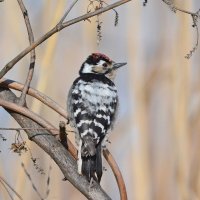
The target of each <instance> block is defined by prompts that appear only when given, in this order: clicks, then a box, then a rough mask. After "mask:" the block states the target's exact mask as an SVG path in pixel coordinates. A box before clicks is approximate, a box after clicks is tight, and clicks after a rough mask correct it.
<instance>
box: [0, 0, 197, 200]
mask: <svg viewBox="0 0 200 200" xmlns="http://www.w3.org/2000/svg"><path fill="white" fill-rule="evenodd" d="M106 2H107V3H108V4H111V3H113V2H114V1H112V0H107V1H106ZM24 3H25V5H26V7H27V10H28V13H29V17H30V21H31V24H32V28H33V32H34V36H35V39H38V38H39V37H41V36H42V35H43V34H44V33H46V32H47V31H49V30H50V29H51V28H52V27H53V26H55V24H56V23H57V22H58V21H59V19H60V18H61V16H62V15H63V13H64V12H65V10H66V9H67V8H68V7H69V5H70V4H71V3H72V0H57V1H49V0H43V1H31V0H24ZM174 3H175V5H176V6H177V7H179V8H182V9H185V10H190V11H193V12H196V11H197V10H198V9H199V8H200V1H199V0H192V1H188V0H176V1H174ZM88 4H89V1H88V0H84V1H79V2H78V3H77V4H76V6H75V7H74V8H73V10H72V12H71V13H70V14H69V16H68V18H67V19H72V18H74V17H77V16H79V15H82V14H85V13H86V11H87V6H88ZM116 10H117V12H118V14H119V23H118V25H117V26H116V27H115V26H114V21H115V13H114V12H113V11H109V12H106V13H104V14H103V15H101V16H99V19H100V21H102V22H103V23H102V29H101V34H102V40H101V41H100V43H99V45H98V44H97V43H98V42H97V41H98V37H97V23H96V20H97V18H96V17H94V18H92V19H91V21H90V22H89V21H83V22H80V23H77V24H75V25H72V26H70V27H68V28H66V29H64V30H62V31H61V32H59V33H57V34H55V35H54V36H52V37H51V38H50V39H48V40H47V41H45V42H44V43H42V44H41V45H40V46H39V47H37V48H36V56H37V57H36V66H35V74H34V78H33V81H32V84H31V86H32V87H33V88H36V89H37V90H39V91H41V92H43V93H45V94H46V95H48V96H49V97H51V98H52V99H54V100H55V101H56V102H58V103H59V104H60V105H61V106H62V107H63V108H65V107H66V98H67V93H68V90H69V88H70V86H71V84H72V82H73V80H74V79H75V78H76V77H77V76H78V71H79V68H80V66H81V64H82V62H83V61H84V60H85V59H86V57H87V56H88V55H89V54H91V53H92V52H102V53H104V54H106V55H108V56H109V57H110V58H111V59H113V60H114V61H116V62H128V65H127V66H125V67H124V68H121V69H120V70H119V71H118V75H117V78H116V81H115V82H116V85H117V88H118V92H119V101H120V108H119V114H118V118H117V121H116V124H115V128H114V130H113V132H112V134H111V136H110V140H111V144H109V145H108V149H109V150H110V151H111V152H112V154H113V156H114V158H115V159H116V161H117V163H118V165H119V167H120V169H121V172H122V174H123V177H124V180H125V183H126V187H127V193H128V199H131V200H198V199H200V156H199V148H200V77H199V74H200V66H199V63H200V46H199V47H198V49H197V51H196V52H195V53H193V56H192V57H191V58H190V59H189V60H188V59H186V58H184V57H185V55H186V54H187V53H189V52H190V50H191V49H192V48H193V46H194V45H195V42H196V32H195V29H194V28H193V27H192V18H191V16H190V15H187V14H184V13H180V12H177V13H176V14H175V13H173V12H172V11H171V10H170V9H169V7H168V6H167V5H166V4H164V3H163V2H162V1H161V0H155V1H149V2H148V3H147V5H146V6H143V1H142V0H140V1H139V0H135V1H132V2H129V3H127V4H124V5H122V6H120V7H118V8H116ZM198 25H199V26H200V24H199V23H198ZM0 27H1V29H0V30H1V31H0V43H1V50H0V58H1V59H0V66H1V67H0V68H2V67H3V66H4V65H5V64H6V63H7V62H8V61H10V60H11V59H12V58H13V57H15V56H16V55H17V54H18V53H19V52H21V51H22V50H23V49H24V48H26V47H27V46H28V44H29V42H28V38H27V32H26V27H25V24H24V19H23V17H22V13H21V11H20V9H19V6H18V4H17V1H11V0H5V1H4V2H3V3H0ZM28 67H29V55H27V56H26V57H25V58H23V59H22V60H21V61H20V62H19V63H18V64H17V65H16V66H15V67H14V68H13V70H11V71H10V72H9V73H8V74H6V76H5V78H9V79H13V80H16V81H19V82H22V83H24V81H25V79H26V75H27V71H28ZM15 93H16V94H17V95H19V93H18V92H15ZM28 106H29V107H30V108H31V109H32V110H33V111H34V112H36V113H38V114H40V115H41V116H42V117H44V118H46V119H47V120H49V121H50V122H51V123H53V124H54V125H55V126H56V127H58V123H59V121H60V120H63V118H62V117H61V116H59V115H58V114H56V113H55V112H53V111H52V110H50V109H49V108H47V107H46V106H44V105H42V104H41V103H40V102H38V101H37V100H34V99H33V98H30V97H29V98H28ZM0 127H18V125H17V123H16V122H15V121H14V120H13V119H12V118H11V117H10V116H9V115H8V114H7V113H6V112H5V111H4V110H3V109H2V108H0ZM0 133H1V134H3V136H4V137H5V138H6V139H7V140H6V141H3V140H2V139H1V138H0V151H1V153H0V176H1V177H3V178H4V179H5V180H6V181H7V182H8V183H9V184H10V185H11V186H12V187H13V188H15V190H16V191H17V192H18V193H19V194H20V195H21V196H22V197H23V199H29V200H35V199H40V198H39V196H38V194H37V192H35V191H34V189H33V187H32V183H34V184H35V185H36V187H37V190H38V192H39V193H40V194H41V196H42V197H43V198H45V195H46V190H47V179H48V176H50V184H49V187H50V193H49V196H48V197H47V199H49V200H64V199H65V200H66V199H69V200H75V199H80V200H82V199H85V197H84V196H83V195H82V194H81V193H80V192H78V191H77V190H75V189H74V188H73V186H72V185H71V184H70V183H69V182H67V181H66V182H64V181H62V179H63V175H62V173H61V172H60V170H59V168H58V167H57V166H56V165H55V163H54V162H53V161H52V160H51V158H50V157H49V156H48V155H46V154H45V153H44V152H43V151H41V150H40V148H39V147H37V146H36V145H35V144H34V143H32V142H29V141H28V139H27V138H26V134H23V137H24V139H26V141H27V145H28V147H29V148H30V149H31V153H32V156H33V157H34V158H37V165H38V167H39V168H42V169H43V170H44V172H45V174H41V173H39V172H38V169H37V167H35V166H34V164H33V162H32V160H31V155H30V152H29V151H28V152H26V153H23V154H22V155H21V156H19V155H17V154H15V153H13V152H12V151H11V150H10V147H11V143H13V142H14V140H15V135H16V133H15V132H14V131H4V132H0ZM69 137H70V138H71V140H72V141H73V134H69ZM21 162H23V163H24V165H25V167H26V170H27V171H28V173H29V174H30V175H31V179H32V182H31V181H30V180H29V179H28V177H27V175H26V174H25V172H24V169H23V167H22V166H21ZM104 165H105V167H106V168H107V171H106V172H104V174H103V179H102V184H101V185H102V187H103V188H104V189H105V190H106V192H107V193H108V194H109V195H110V196H111V197H112V199H115V200H117V199H120V197H119V193H118V188H117V184H116V182H115V178H114V176H113V174H112V172H111V170H110V168H109V166H108V165H107V163H106V162H104ZM49 168H52V169H51V170H50V175H49ZM13 198H14V199H17V197H13ZM0 199H1V200H7V199H9V196H8V194H7V192H6V190H5V188H4V187H3V186H2V185H1V184H0Z"/></svg>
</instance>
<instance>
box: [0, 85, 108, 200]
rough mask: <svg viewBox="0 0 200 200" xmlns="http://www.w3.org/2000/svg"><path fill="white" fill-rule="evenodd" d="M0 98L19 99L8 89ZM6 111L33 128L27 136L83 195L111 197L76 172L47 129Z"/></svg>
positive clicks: (20, 115)
mask: <svg viewBox="0 0 200 200" xmlns="http://www.w3.org/2000/svg"><path fill="white" fill-rule="evenodd" d="M0 99H2V101H9V102H10V103H15V102H17V101H18V100H19V99H18V98H17V97H16V96H15V94H14V93H12V92H11V91H10V90H9V89H2V88H1V90H0ZM5 109H6V111H7V112H8V113H9V114H10V115H11V116H12V117H13V118H14V119H15V120H16V121H17V122H18V123H19V125H20V126H21V127H30V128H34V131H33V130H31V129H30V130H25V131H26V133H27V135H28V137H29V138H31V140H32V141H33V142H35V143H36V144H37V145H38V146H40V147H41V148H42V149H43V150H44V151H45V152H46V153H47V154H48V155H49V156H50V157H51V158H52V159H53V160H54V161H55V162H56V164H57V165H58V167H59V168H60V170H61V171H62V173H63V174H64V176H65V177H66V179H67V180H68V181H69V182H70V183H71V184H72V185H74V187H76V188H77V189H78V190H79V191H80V192H82V193H83V195H84V196H85V197H86V198H88V199H91V200H98V199H99V200H102V199H105V200H110V199H111V198H110V197H109V196H108V195H107V194H106V193H105V192H104V191H103V189H102V188H101V186H100V185H99V184H97V183H94V185H93V186H92V187H90V183H89V182H88V181H87V180H86V178H85V177H84V176H81V175H79V174H78V173H77V165H76V161H75V159H74V158H73V157H72V155H71V154H70V153H69V152H68V151H66V149H65V148H64V146H63V145H62V144H61V143H60V142H59V141H57V140H56V139H55V137H54V136H53V135H51V134H50V132H49V131H47V130H42V131H41V130H39V129H40V128H43V127H42V126H40V125H39V124H37V123H36V122H34V121H33V120H31V119H29V118H27V117H26V116H24V115H22V114H19V113H17V112H15V111H12V110H9V109H8V108H5Z"/></svg>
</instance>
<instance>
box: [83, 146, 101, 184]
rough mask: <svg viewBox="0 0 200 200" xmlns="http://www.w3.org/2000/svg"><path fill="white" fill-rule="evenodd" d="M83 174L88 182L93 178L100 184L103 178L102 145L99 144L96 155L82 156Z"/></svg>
mask: <svg viewBox="0 0 200 200" xmlns="http://www.w3.org/2000/svg"><path fill="white" fill-rule="evenodd" d="M81 158H82V174H83V175H85V176H86V177H87V179H88V181H90V180H91V178H93V179H94V180H96V181H98V182H100V181H101V177H102V157H101V143H99V144H97V146H96V152H95V154H94V155H82V156H81Z"/></svg>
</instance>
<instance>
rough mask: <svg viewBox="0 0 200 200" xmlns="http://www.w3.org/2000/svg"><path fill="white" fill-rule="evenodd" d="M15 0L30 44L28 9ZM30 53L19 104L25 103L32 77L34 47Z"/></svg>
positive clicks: (31, 41) (30, 30) (30, 32)
mask: <svg viewBox="0 0 200 200" xmlns="http://www.w3.org/2000/svg"><path fill="white" fill-rule="evenodd" d="M17 1H18V4H19V6H20V9H21V11H22V14H23V16H24V21H25V24H26V28H27V32H28V37H29V42H30V45H31V44H33V42H34V36H33V31H32V28H31V24H30V21H29V17H28V11H27V10H26V8H25V6H24V4H23V1H22V0H17ZM30 54H31V57H30V66H29V71H28V75H27V78H26V82H25V84H24V88H23V90H22V93H21V96H20V99H19V102H18V103H19V105H25V103H26V93H27V91H28V88H29V86H30V83H31V80H32V78H33V73H34V66H35V49H33V50H32V51H31V53H30Z"/></svg>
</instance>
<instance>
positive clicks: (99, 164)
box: [96, 144, 103, 183]
mask: <svg viewBox="0 0 200 200" xmlns="http://www.w3.org/2000/svg"><path fill="white" fill-rule="evenodd" d="M102 173H103V172H102V157H101V144H99V145H98V146H97V149H96V174H97V179H98V182H99V183H100V181H101V177H102Z"/></svg>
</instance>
